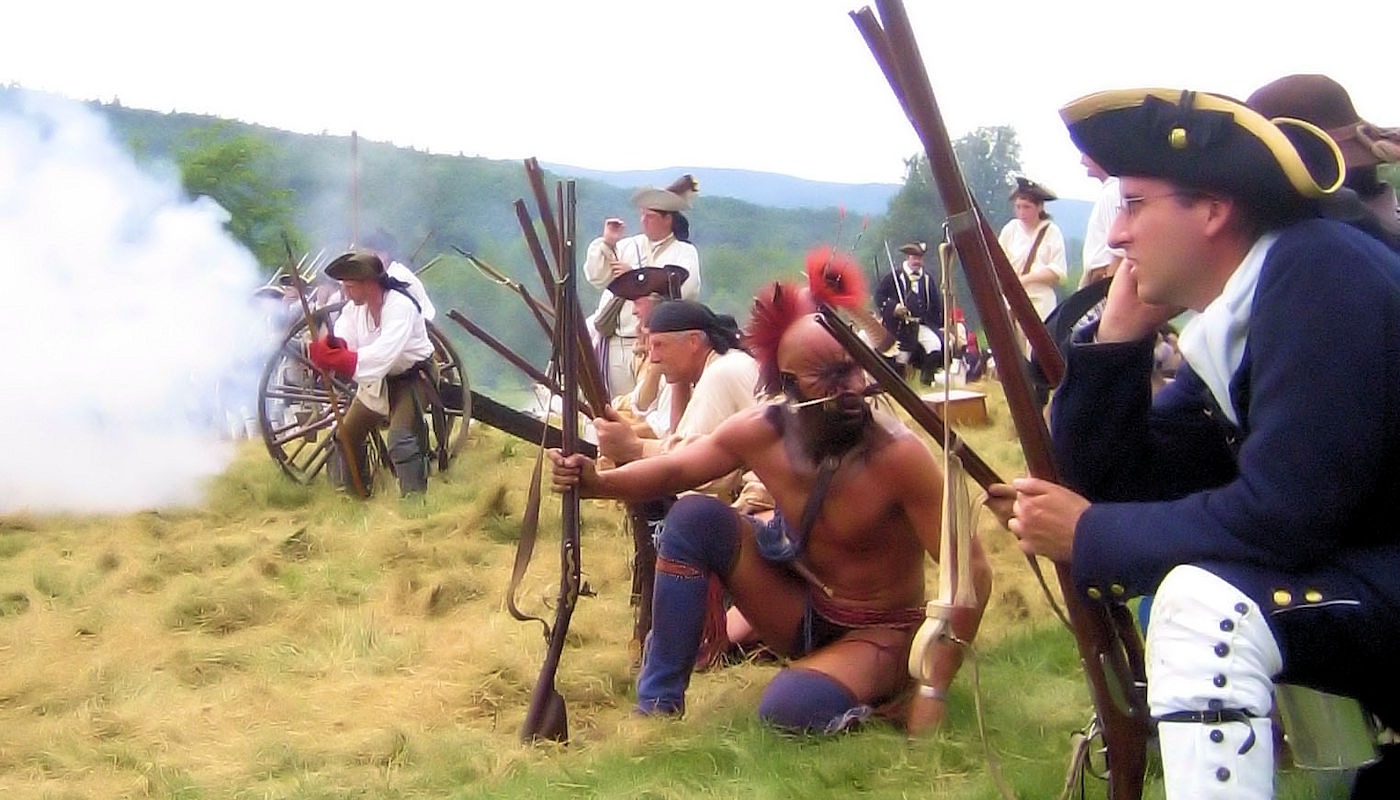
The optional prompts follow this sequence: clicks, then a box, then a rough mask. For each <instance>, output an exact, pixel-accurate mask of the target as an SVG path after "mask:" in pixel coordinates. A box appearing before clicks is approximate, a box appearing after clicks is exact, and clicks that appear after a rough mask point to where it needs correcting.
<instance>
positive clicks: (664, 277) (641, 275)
mask: <svg viewBox="0 0 1400 800" xmlns="http://www.w3.org/2000/svg"><path fill="white" fill-rule="evenodd" d="M689 277H690V270H688V269H686V268H685V267H681V266H677V265H675V264H667V265H666V266H664V267H642V268H641V269H633V270H628V271H627V272H624V273H622V274H621V275H619V276H617V277H616V278H613V280H612V283H609V284H608V291H610V292H612V293H613V294H615V295H617V296H618V297H621V298H622V299H624V300H638V299H641V298H643V297H646V296H647V295H652V294H658V295H661V297H662V299H664V300H679V299H681V284H683V283H685V281H686V279H687V278H689Z"/></svg>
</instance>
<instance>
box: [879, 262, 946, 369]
mask: <svg viewBox="0 0 1400 800" xmlns="http://www.w3.org/2000/svg"><path fill="white" fill-rule="evenodd" d="M899 252H901V253H903V254H904V263H903V264H901V265H899V266H898V267H894V266H891V269H890V272H889V274H888V275H885V276H884V277H883V278H881V279H880V283H879V285H878V286H876V287H875V307H876V308H877V309H879V312H880V322H881V324H883V325H884V326H885V330H887V331H889V332H890V333H891V334H893V335H894V338H895V341H896V342H898V344H899V353H898V354H897V355H896V356H895V361H896V362H897V363H898V364H899V365H900V366H902V367H908V368H911V369H917V370H918V375H919V381H920V382H921V383H933V378H934V376H935V375H936V374H937V373H938V370H939V369H941V368H942V366H943V338H942V331H943V295H942V293H941V290H940V288H939V285H938V281H939V280H940V276H939V275H937V274H929V272H928V271H927V270H925V269H924V256H926V255H928V245H927V244H925V243H924V242H910V243H908V244H906V245H903V246H901V247H900V248H899Z"/></svg>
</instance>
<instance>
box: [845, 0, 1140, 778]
mask: <svg viewBox="0 0 1400 800" xmlns="http://www.w3.org/2000/svg"><path fill="white" fill-rule="evenodd" d="M876 5H877V6H878V7H879V9H880V20H883V22H884V25H883V27H882V26H881V22H880V20H877V19H876V18H875V15H874V13H873V12H871V10H870V9H869V8H868V7H866V8H862V9H860V10H859V11H855V12H852V14H851V17H852V19H854V21H855V23H856V27H857V28H858V29H859V30H860V32H861V34H862V36H863V37H864V38H865V41H866V44H867V45H868V46H869V48H870V51H871V53H872V54H873V55H874V57H875V60H876V62H877V63H878V64H879V66H880V69H881V71H882V72H883V73H884V74H885V78H886V80H888V82H889V84H890V87H891V88H892V89H893V90H894V94H895V96H896V98H897V99H898V100H899V102H900V105H901V106H902V108H903V109H904V112H905V115H906V116H907V117H908V118H909V120H910V122H911V123H912V124H913V126H914V129H915V132H916V133H917V134H918V135H919V139H920V141H921V143H922V144H923V147H924V151H925V153H926V154H927V156H928V159H929V166H930V168H931V169H932V171H933V174H934V182H935V184H936V185H937V187H938V190H939V195H940V197H941V198H942V200H943V205H944V208H945V209H946V210H947V213H948V215H949V219H948V224H949V230H950V233H951V235H952V238H953V241H954V244H955V245H956V247H957V251H958V256H959V258H960V259H961V260H962V263H963V269H964V272H965V273H966V275H967V283H968V287H969V289H971V291H972V295H973V299H974V302H975V304H976V306H977V311H978V314H979V316H980V317H981V318H982V321H983V324H984V325H985V326H986V333H987V337H988V342H989V344H990V346H991V349H992V353H993V356H994V357H995V358H996V361H997V364H998V368H999V372H1000V376H1001V380H1002V383H1003V385H1004V387H1005V389H1006V397H1007V403H1008V405H1009V406H1010V410H1011V414H1012V418H1013V420H1014V422H1015V424H1016V431H1017V435H1018V437H1019V438H1020V440H1021V446H1022V449H1023V451H1024V452H1025V456H1026V463H1027V467H1028V469H1029V471H1030V472H1031V474H1032V475H1035V476H1036V477H1040V478H1044V479H1047V480H1052V481H1053V480H1055V477H1056V470H1055V464H1054V460H1053V457H1052V455H1051V450H1050V441H1049V432H1048V431H1047V430H1046V428H1045V422H1044V419H1043V417H1042V416H1041V414H1040V411H1039V409H1038V408H1037V407H1036V403H1035V402H1034V400H1033V397H1032V391H1031V387H1030V380H1029V377H1028V376H1027V374H1026V369H1025V365H1024V359H1023V358H1022V357H1021V355H1020V348H1019V347H1018V345H1017V343H1016V341H1015V337H1014V333H1013V330H1012V327H1011V321H1010V319H1008V317H1007V312H1006V305H1005V302H1009V303H1010V304H1011V308H1012V311H1013V312H1014V313H1015V314H1016V315H1017V318H1018V321H1019V322H1020V323H1021V326H1022V329H1023V331H1024V332H1025V333H1026V334H1027V338H1029V339H1030V340H1031V343H1032V347H1033V348H1034V349H1035V351H1036V352H1037V354H1039V355H1040V356H1042V357H1043V358H1046V359H1053V360H1058V359H1059V353H1058V351H1057V350H1056V348H1055V345H1054V343H1053V340H1052V339H1051V338H1050V335H1049V333H1048V332H1046V331H1045V329H1044V325H1042V324H1041V323H1040V320H1039V318H1038V317H1037V315H1035V313H1034V312H1033V310H1030V309H1029V308H1028V307H1029V305H1030V304H1029V301H1028V300H1027V299H1026V298H1025V292H1024V290H1023V289H1020V282H1019V281H1018V280H1015V279H1014V273H1013V274H1012V275H1010V276H1008V275H1006V274H1005V273H1006V272H1007V271H1009V267H1010V265H1009V263H1007V264H1006V265H1005V266H1006V267H1007V270H1003V269H999V266H1000V265H998V264H996V255H997V254H999V253H1000V247H999V246H996V247H994V245H995V242H996V240H995V239H994V238H993V237H992V236H991V234H990V231H991V228H990V226H989V225H988V224H987V222H986V220H985V219H984V218H983V217H982V215H981V212H980V211H979V210H978V209H977V207H976V205H975V203H973V201H972V199H971V195H970V194H969V193H968V190H967V186H966V184H965V183H964V181H963V177H962V173H961V172H960V170H959V168H958V164H957V159H956V157H955V155H954V152H953V147H952V142H951V140H950V139H949V138H948V131H947V128H946V127H945V126H944V124H943V118H942V114H941V113H940V111H939V108H938V103H937V101H936V99H935V98H934V94H933V88H932V85H931V84H930V83H929V79H928V73H927V72H926V70H925V69H924V64H923V60H922V57H921V56H920V55H919V50H918V45H917V43H916V42H915V40H914V34H913V30H912V28H911V26H910V24H909V18H908V15H907V13H906V12H905V9H904V5H903V3H902V2H900V0H877V2H876ZM1000 255H1001V259H1002V260H1003V261H1005V254H1004V253H1000ZM1008 277H1010V278H1011V280H1007V278H1008ZM999 280H1000V281H1001V288H1000V291H998V287H997V283H998V281H999ZM1003 295H1005V297H1006V300H1005V301H1004V300H1003ZM1021 301H1025V302H1024V303H1022V302H1021ZM1028 311H1029V313H1027V312H1028ZM1052 369H1053V367H1052V368H1051V369H1047V370H1046V374H1047V376H1049V375H1051V374H1052ZM1058 374H1059V373H1058V372H1056V374H1055V377H1058ZM1055 569H1056V573H1057V577H1058V578H1059V582H1060V587H1061V591H1062V593H1063V595H1064V601H1065V607H1066V608H1067V610H1068V612H1069V617H1070V621H1071V622H1072V627H1073V631H1074V636H1075V642H1076V644H1077V645H1078V648H1079V654H1080V659H1081V661H1082V663H1083V665H1084V670H1085V674H1086V677H1087V678H1088V683H1089V689H1090V693H1091V695H1092V697H1093V701H1094V708H1095V712H1096V715H1097V721H1098V723H1099V725H1100V726H1101V730H1102V736H1103V741H1104V745H1105V747H1106V749H1107V758H1108V766H1109V776H1108V782H1109V796H1110V797H1111V798H1113V800H1129V799H1130V798H1138V797H1141V794H1142V783H1143V774H1144V771H1145V767H1146V743H1147V735H1148V730H1149V721H1148V716H1147V705H1146V699H1145V697H1144V694H1145V692H1144V686H1145V682H1144V680H1143V660H1142V642H1141V639H1140V638H1139V637H1138V635H1137V631H1136V628H1135V627H1134V626H1133V623H1132V619H1131V615H1130V614H1128V612H1127V609H1126V607H1125V606H1123V604H1122V603H1109V602H1098V601H1095V600H1090V599H1088V598H1085V597H1083V596H1082V595H1080V593H1079V592H1078V590H1077V589H1076V588H1075V586H1074V581H1073V577H1072V574H1071V572H1070V570H1069V568H1068V566H1067V565H1065V564H1059V563H1057V564H1056V565H1055Z"/></svg>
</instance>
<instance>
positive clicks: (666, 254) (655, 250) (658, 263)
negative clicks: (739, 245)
mask: <svg viewBox="0 0 1400 800" xmlns="http://www.w3.org/2000/svg"><path fill="white" fill-rule="evenodd" d="M611 260H612V254H611V253H609V252H608V248H607V245H606V244H604V243H603V237H601V236H600V237H598V238H596V239H594V240H593V241H592V242H589V244H588V252H587V253H586V254H585V256H584V260H583V274H584V276H585V277H587V278H588V282H589V283H591V284H593V285H594V286H596V287H598V288H599V289H602V290H603V296H602V297H600V298H598V308H597V309H596V310H595V311H594V312H593V315H592V316H590V317H589V318H588V325H589V329H590V330H592V328H593V318H594V317H596V316H597V315H598V312H599V311H601V310H602V309H603V307H604V306H606V305H607V304H608V301H609V300H611V299H612V298H613V293H612V292H609V291H607V285H608V284H609V283H612V282H613V275H612V263H611ZM617 260H618V261H621V262H623V263H626V264H628V265H630V266H631V267H632V268H633V269H637V268H638V267H664V266H667V265H668V264H675V265H676V266H678V267H685V270H686V272H688V273H690V274H689V275H688V276H687V277H686V279H685V283H682V284H681V299H682V300H694V299H695V298H697V297H699V296H700V251H699V250H696V249H695V245H693V244H691V243H690V242H682V241H681V240H679V239H677V238H676V237H675V236H667V237H666V238H665V239H662V240H661V241H659V242H653V241H651V240H650V239H648V238H647V235H646V234H645V233H639V234H637V235H636V236H628V237H627V238H626V239H619V240H618V242H617ZM615 335H616V336H621V337H624V338H633V337H635V336H636V335H637V313H636V311H635V309H634V307H633V303H632V301H630V300H629V301H627V302H626V303H623V304H622V312H621V313H620V314H618V317H617V332H616V334H615Z"/></svg>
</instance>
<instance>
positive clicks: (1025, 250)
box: [997, 175, 1069, 319]
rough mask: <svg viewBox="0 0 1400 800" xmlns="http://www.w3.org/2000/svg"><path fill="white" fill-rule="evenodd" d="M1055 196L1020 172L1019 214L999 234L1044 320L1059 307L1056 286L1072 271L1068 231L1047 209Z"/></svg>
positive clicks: (1015, 205) (1015, 199) (1015, 195)
mask: <svg viewBox="0 0 1400 800" xmlns="http://www.w3.org/2000/svg"><path fill="white" fill-rule="evenodd" d="M1054 199H1055V194H1054V193H1053V192H1051V191H1050V190H1049V189H1047V188H1045V187H1044V186H1041V185H1040V184H1038V183H1036V182H1035V181H1033V180H1030V179H1029V178H1024V177H1022V176H1020V175H1017V176H1016V188H1015V189H1013V190H1012V191H1011V206H1012V211H1013V212H1014V213H1015V215H1016V217H1015V219H1012V220H1011V221H1010V222H1008V223H1006V225H1005V226H1004V227H1003V228H1002V229H1001V235H1000V236H998V237H997V241H999V242H1000V243H1001V248H1002V249H1003V250H1005V251H1006V257H1007V260H1009V261H1010V262H1011V268H1012V269H1014V270H1015V271H1016V274H1017V275H1019V276H1020V278H1021V285H1022V286H1024V287H1025V289H1026V294H1027V295H1028V296H1029V297H1030V300H1031V304H1032V305H1033V306H1035V311H1036V313H1037V314H1039V315H1040V318H1041V319H1045V318H1046V317H1048V316H1050V312H1051V311H1054V310H1055V306H1056V304H1057V303H1058V302H1059V301H1058V300H1057V298H1056V296H1055V287H1056V286H1059V285H1060V284H1061V283H1063V282H1064V280H1065V276H1066V275H1067V274H1068V273H1069V268H1068V264H1067V262H1066V261H1065V237H1064V234H1063V233H1061V232H1060V226H1058V225H1056V224H1055V223H1054V222H1052V221H1051V220H1050V215H1049V214H1047V213H1046V212H1045V202H1046V201H1047V200H1054Z"/></svg>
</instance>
